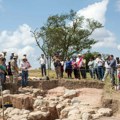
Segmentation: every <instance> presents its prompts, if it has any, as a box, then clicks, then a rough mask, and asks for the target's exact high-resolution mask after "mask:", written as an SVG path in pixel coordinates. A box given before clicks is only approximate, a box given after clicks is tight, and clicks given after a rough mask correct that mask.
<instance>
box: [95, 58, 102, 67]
mask: <svg viewBox="0 0 120 120" xmlns="http://www.w3.org/2000/svg"><path fill="white" fill-rule="evenodd" d="M96 62H97V64H98V66H103V60H102V59H100V58H96Z"/></svg>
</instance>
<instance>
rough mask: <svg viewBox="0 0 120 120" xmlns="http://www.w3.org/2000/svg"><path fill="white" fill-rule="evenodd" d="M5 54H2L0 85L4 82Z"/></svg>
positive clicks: (0, 54)
mask: <svg viewBox="0 0 120 120" xmlns="http://www.w3.org/2000/svg"><path fill="white" fill-rule="evenodd" d="M3 59H4V54H3V53H0V85H2V84H3V82H4V74H5V71H6V69H5V67H4V65H3Z"/></svg>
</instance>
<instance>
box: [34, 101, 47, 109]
mask: <svg viewBox="0 0 120 120" xmlns="http://www.w3.org/2000/svg"><path fill="white" fill-rule="evenodd" d="M48 104H49V103H48V102H47V101H45V100H43V99H36V100H35V102H34V104H33V108H34V110H40V109H39V108H41V107H46V106H48Z"/></svg>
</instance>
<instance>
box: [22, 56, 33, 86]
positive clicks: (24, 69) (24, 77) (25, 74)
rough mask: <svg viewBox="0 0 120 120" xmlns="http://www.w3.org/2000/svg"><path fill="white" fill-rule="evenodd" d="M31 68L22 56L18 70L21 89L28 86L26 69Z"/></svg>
mask: <svg viewBox="0 0 120 120" xmlns="http://www.w3.org/2000/svg"><path fill="white" fill-rule="evenodd" d="M30 67H31V65H30V63H29V62H28V60H27V58H26V57H25V56H24V57H23V58H22V62H21V64H20V68H21V70H22V83H21V84H22V87H26V86H27V85H28V69H29V68H30Z"/></svg>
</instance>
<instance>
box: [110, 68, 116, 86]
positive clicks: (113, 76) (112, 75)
mask: <svg viewBox="0 0 120 120" xmlns="http://www.w3.org/2000/svg"><path fill="white" fill-rule="evenodd" d="M110 75H111V82H112V85H113V86H114V85H115V70H114V68H111V72H110Z"/></svg>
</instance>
